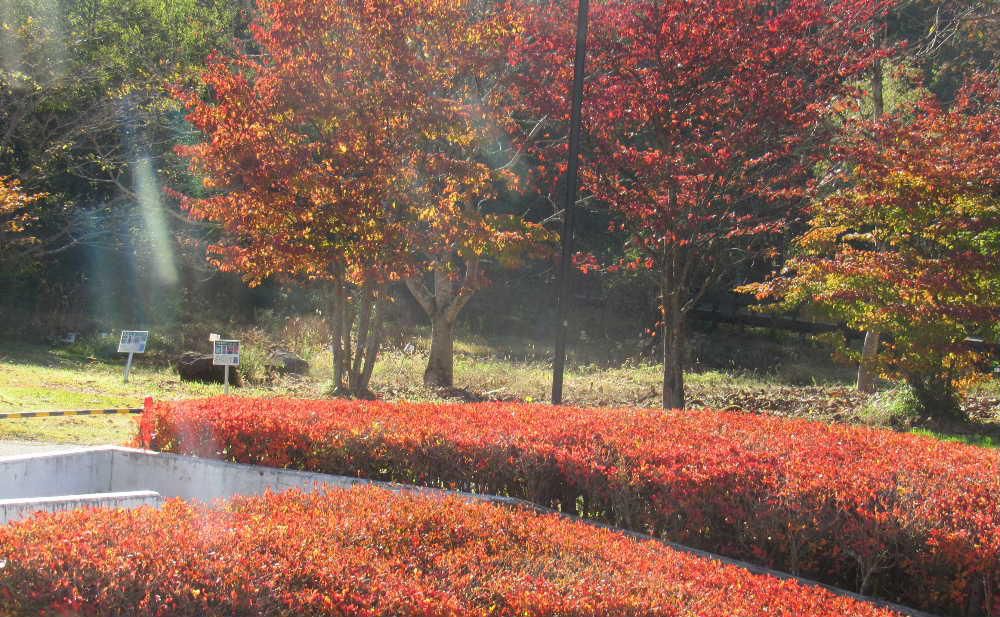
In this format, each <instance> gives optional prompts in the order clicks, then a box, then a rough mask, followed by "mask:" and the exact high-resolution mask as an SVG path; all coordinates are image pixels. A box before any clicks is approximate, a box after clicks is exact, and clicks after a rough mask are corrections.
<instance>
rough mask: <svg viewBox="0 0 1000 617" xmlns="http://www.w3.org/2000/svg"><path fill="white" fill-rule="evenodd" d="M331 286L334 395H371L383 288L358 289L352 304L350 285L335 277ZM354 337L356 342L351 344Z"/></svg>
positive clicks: (380, 329)
mask: <svg viewBox="0 0 1000 617" xmlns="http://www.w3.org/2000/svg"><path fill="white" fill-rule="evenodd" d="M332 286H333V289H332V292H331V294H330V296H331V302H330V304H331V307H330V321H329V323H330V330H331V334H332V340H331V348H332V351H333V391H334V394H335V395H337V396H349V397H357V398H371V397H372V393H371V389H370V383H371V376H372V372H373V370H374V366H375V360H376V358H377V356H378V350H379V346H380V344H381V337H382V320H383V300H382V296H383V294H382V290H380V289H377V288H375V287H365V288H363V289H360V290H358V291H357V293H356V294H355V298H354V300H355V302H354V304H355V305H352V302H351V293H350V288H349V285H348V284H347V283H346V282H345V281H344V280H343V279H342V278H341V277H339V276H338V277H337V279H336V280H335V281H334V282H333V284H332ZM355 325H357V331H356V332H355ZM355 337H356V339H357V344H354V339H355Z"/></svg>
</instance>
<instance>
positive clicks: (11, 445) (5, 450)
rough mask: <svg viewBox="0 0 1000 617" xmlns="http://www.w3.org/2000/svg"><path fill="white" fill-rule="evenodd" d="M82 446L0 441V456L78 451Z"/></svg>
mask: <svg viewBox="0 0 1000 617" xmlns="http://www.w3.org/2000/svg"><path fill="white" fill-rule="evenodd" d="M81 447H82V446H74V445H72V444H65V443H45V442H40V441H10V440H0V456H11V455H14V454H39V453H41V452H57V451H67V450H79V449H80V448H81Z"/></svg>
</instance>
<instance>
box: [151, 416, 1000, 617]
mask: <svg viewBox="0 0 1000 617" xmlns="http://www.w3.org/2000/svg"><path fill="white" fill-rule="evenodd" d="M137 444H139V445H143V446H146V447H152V448H153V449H161V450H165V451H173V452H183V453H192V454H198V455H201V456H209V457H216V458H224V459H228V460H233V461H238V462H243V463H254V464H263V465H272V466H277V467H291V468H297V469H308V470H312V471H320V472H326V473H335V474H344V475H351V476H361V477H366V478H374V479H381V480H394V481H399V482H406V483H412V484H422V485H430V486H445V487H449V488H458V489H463V490H472V491H480V492H484V493H494V494H503V495H512V496H516V497H521V498H524V499H528V500H530V501H533V502H536V503H539V504H543V505H550V506H562V507H563V508H564V509H569V510H576V511H578V512H579V513H582V514H584V515H585V516H589V517H594V518H598V519H601V520H605V521H607V522H610V523H613V524H616V525H618V526H621V527H626V528H629V529H634V530H637V531H642V532H647V533H651V534H654V535H658V536H661V537H664V538H667V539H670V540H673V541H676V542H679V543H682V544H686V545H689V546H694V547H698V548H703V549H706V550H710V551H713V552H717V553H721V554H725V555H730V556H733V557H736V558H740V559H745V560H748V561H753V562H756V563H761V564H763V565H767V566H770V567H773V568H776V569H779V570H784V571H788V572H792V573H795V574H799V575H803V576H807V577H809V578H815V579H818V580H821V581H823V582H826V583H829V584H832V585H836V586H839V587H844V588H848V589H854V590H856V591H861V592H862V593H866V594H874V595H879V596H881V597H884V598H886V599H889V600H892V601H896V602H900V603H903V604H908V605H910V606H914V607H917V608H921V609H924V610H931V611H936V612H942V613H949V614H956V615H983V614H993V615H998V614H1000V452H996V451H992V450H986V449H981V448H975V447H971V446H964V445H959V444H951V443H944V442H941V441H938V440H934V439H931V438H925V437H919V436H914V435H905V434H898V433H894V432H891V431H885V430H875V429H866V428H860V427H850V426H842V425H829V424H823V423H817V422H809V421H803V420H787V419H782V418H776V417H770V416H758V415H750V414H740V413H725V412H714V411H691V412H683V413H678V412H662V411H657V410H583V409H571V408H553V407H549V406H543V405H517V404H483V405H430V404H421V405H418V404H400V405H394V404H388V403H378V402H375V403H371V402H348V401H295V400H280V399H262V400H253V399H243V398H218V399H209V400H200V401H186V402H178V403H154V404H150V405H149V406H148V407H147V409H146V411H145V413H144V415H143V417H142V419H141V422H140V435H139V436H138V438H137Z"/></svg>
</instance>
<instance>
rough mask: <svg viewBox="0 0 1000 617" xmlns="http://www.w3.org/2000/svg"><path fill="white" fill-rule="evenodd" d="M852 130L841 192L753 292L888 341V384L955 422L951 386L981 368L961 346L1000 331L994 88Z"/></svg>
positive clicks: (883, 356) (999, 112) (997, 102)
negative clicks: (904, 387) (894, 382)
mask: <svg viewBox="0 0 1000 617" xmlns="http://www.w3.org/2000/svg"><path fill="white" fill-rule="evenodd" d="M914 115H915V118H914V117H911V116H914ZM853 128H854V129H855V130H854V131H853V132H852V133H851V135H850V136H849V138H848V139H847V140H846V141H845V143H843V144H841V145H840V146H839V148H838V149H837V152H836V156H837V159H838V164H839V165H841V167H842V168H843V169H844V172H843V178H842V186H841V188H839V190H836V191H835V192H833V193H832V194H830V195H827V196H826V197H824V198H822V199H820V200H819V201H817V203H815V204H814V206H813V208H812V211H811V214H812V216H811V219H810V221H809V228H808V230H807V231H806V232H805V234H804V235H803V236H802V237H801V238H799V240H798V244H797V254H796V255H795V256H794V257H793V258H792V259H791V260H789V262H788V263H787V264H786V268H785V271H784V272H783V273H782V274H781V275H779V276H776V277H774V278H773V279H772V280H770V281H768V282H766V283H764V284H760V285H752V286H748V287H747V288H745V290H746V291H752V292H755V293H756V294H757V295H758V296H760V297H761V298H768V297H770V298H777V299H778V300H779V301H780V302H781V303H783V304H784V305H786V306H793V305H799V304H803V303H807V304H810V305H812V306H814V307H817V308H818V309H820V310H822V311H824V312H825V313H827V314H828V315H830V316H831V317H833V318H835V319H838V320H843V321H845V322H846V323H847V324H848V325H850V326H851V327H853V328H855V329H857V330H860V331H872V330H875V331H879V332H883V333H885V334H886V335H887V336H888V338H889V340H888V341H887V343H886V345H884V346H883V347H882V349H881V350H880V352H879V353H878V355H877V357H876V366H877V367H878V368H879V369H880V371H881V373H882V374H883V375H885V376H887V377H891V378H901V379H904V380H905V381H906V382H907V383H908V384H909V385H910V386H911V388H912V389H913V392H914V394H915V395H916V399H917V401H918V403H919V404H920V405H921V407H922V408H923V409H922V410H923V412H924V413H927V414H929V415H935V416H955V415H959V414H960V407H959V403H958V400H957V396H956V385H958V384H960V383H961V382H962V380H963V379H964V378H966V377H968V376H970V375H971V374H974V373H975V372H976V368H977V365H979V362H977V360H979V358H978V354H977V352H976V351H974V350H973V349H971V348H970V347H969V346H968V344H967V343H966V341H965V339H966V338H967V337H969V336H983V335H986V336H989V335H990V329H991V328H993V329H994V330H995V329H996V324H997V323H998V322H1000V177H998V175H997V170H998V169H1000V84H998V83H997V80H996V77H995V76H991V77H985V76H979V77H977V78H975V79H973V80H971V81H970V83H969V84H968V85H967V86H966V87H965V88H964V89H962V90H961V91H960V93H959V95H958V96H957V98H956V100H955V101H954V102H953V104H952V105H951V106H950V107H947V108H946V107H944V106H943V105H942V104H941V103H940V102H939V101H937V100H936V99H934V98H933V97H932V98H929V99H927V100H925V101H923V102H922V103H921V104H920V105H919V106H918V108H917V109H916V110H912V111H911V112H907V113H899V114H894V115H893V116H889V117H886V118H885V119H883V120H881V121H875V122H861V123H859V126H856V127H853ZM992 334H994V335H997V334H1000V331H994V332H992Z"/></svg>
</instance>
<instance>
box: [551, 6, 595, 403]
mask: <svg viewBox="0 0 1000 617" xmlns="http://www.w3.org/2000/svg"><path fill="white" fill-rule="evenodd" d="M589 4H590V3H589V1H588V0H580V5H579V8H578V9H577V16H576V58H575V60H574V63H573V107H572V109H571V113H570V120H569V164H568V165H567V168H566V197H565V201H563V228H562V258H561V259H560V262H559V285H558V290H559V292H558V296H557V298H556V348H555V355H554V357H553V359H552V404H553V405H561V404H562V395H563V373H564V372H565V371H566V335H567V330H568V328H569V320H568V317H567V313H568V308H569V300H570V294H571V293H572V290H573V285H572V282H573V281H572V278H573V272H572V267H573V263H572V262H573V231H574V227H573V219H574V212H575V210H576V200H577V193H578V191H579V188H580V141H581V137H582V132H583V131H582V126H581V125H582V123H583V121H582V115H583V114H582V108H583V79H584V75H585V68H586V60H587V21H588V19H587V18H588V14H589V12H590V6H589Z"/></svg>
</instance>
